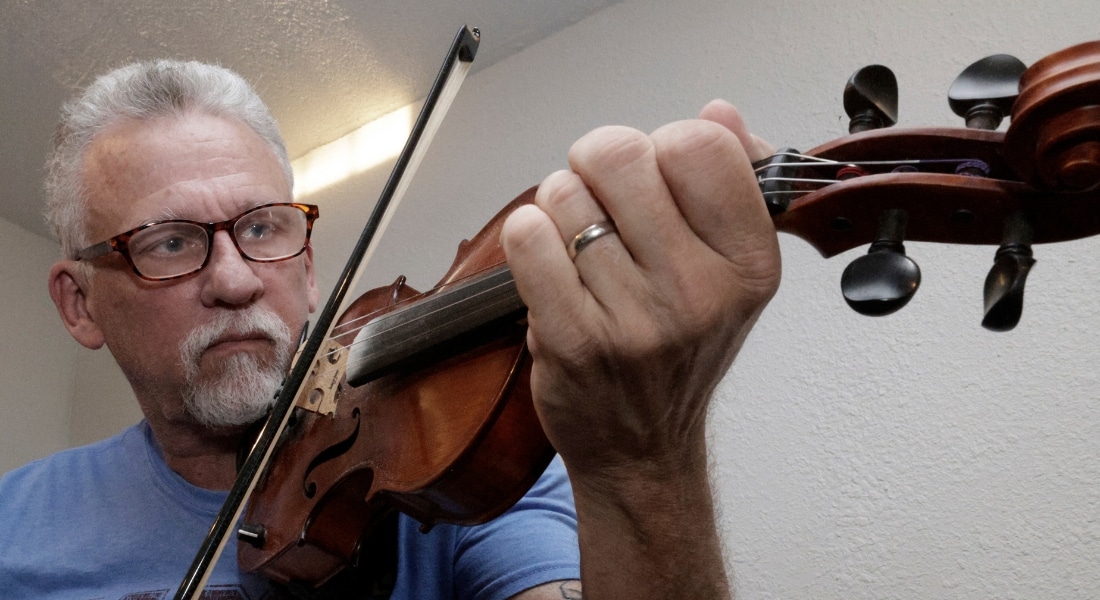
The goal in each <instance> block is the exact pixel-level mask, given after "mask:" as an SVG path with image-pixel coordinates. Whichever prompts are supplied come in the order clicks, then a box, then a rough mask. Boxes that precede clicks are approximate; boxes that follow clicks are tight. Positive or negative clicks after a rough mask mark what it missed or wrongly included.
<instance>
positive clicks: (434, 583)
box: [0, 62, 779, 599]
mask: <svg viewBox="0 0 1100 600" xmlns="http://www.w3.org/2000/svg"><path fill="white" fill-rule="evenodd" d="M701 117H702V118H701V119H700V120H696V121H686V122H680V123H674V124H671V125H669V126H666V127H664V128H661V129H659V130H658V131H656V132H654V133H653V134H652V135H648V136H647V135H644V134H641V133H639V132H636V131H631V130H627V129H624V128H606V129H600V130H597V131H595V132H593V133H591V134H589V135H587V136H585V137H584V138H582V139H581V140H580V141H578V142H577V144H576V145H574V147H573V148H572V150H571V151H570V165H571V170H570V171H563V172H559V173H555V174H552V175H551V176H549V177H548V178H547V179H546V180H545V181H544V182H543V184H542V186H541V187H540V190H539V193H538V196H537V198H536V202H535V204H534V205H532V206H526V207H523V208H521V209H519V210H517V211H516V212H515V213H514V214H513V215H511V216H510V217H509V219H508V220H507V222H506V224H505V226H504V230H503V233H502V237H501V239H502V243H503V246H504V249H505V252H506V255H507V257H508V261H509V264H510V266H511V268H512V271H513V273H514V276H515V279H516V283H517V286H518V288H519V291H520V294H521V296H522V297H523V299H524V302H525V303H526V305H527V307H528V309H529V313H528V320H529V326H530V329H529V335H528V341H529V346H530V349H531V352H532V355H533V357H534V360H535V362H534V367H533V372H532V377H531V386H532V391H533V393H534V398H535V403H536V407H537V409H538V411H539V416H540V419H541V421H542V424H543V427H544V429H545V430H546V433H547V435H548V437H549V438H550V440H551V442H552V443H553V444H554V446H555V448H556V449H557V450H558V451H559V454H560V456H561V458H562V461H563V462H564V465H565V468H566V469H567V470H568V473H569V480H570V481H571V483H572V497H573V499H574V500H575V507H576V513H575V514H576V521H575V527H576V530H575V533H574V529H573V527H574V521H573V518H574V516H573V515H574V513H573V506H572V504H571V502H570V490H569V487H568V485H567V483H566V482H565V480H564V475H563V471H562V469H561V466H560V464H555V465H552V466H551V468H550V469H548V471H547V474H545V475H544V476H543V478H542V479H541V480H540V481H539V482H538V483H537V484H536V486H535V489H534V490H533V491H532V493H531V494H529V495H528V497H526V498H524V499H523V500H521V501H520V502H519V504H517V506H516V507H515V508H513V509H512V510H511V511H509V512H508V513H506V514H505V515H503V516H502V517H501V518H499V519H497V520H496V521H493V522H491V523H489V524H487V525H484V526H480V527H474V528H460V527H438V528H436V529H435V530H433V531H432V532H431V533H430V534H428V535H421V534H419V533H417V532H416V530H415V523H412V522H410V521H409V520H407V519H404V520H403V521H402V522H401V524H400V530H399V542H398V543H399V553H400V556H399V569H398V578H397V584H396V588H395V589H394V592H393V593H394V597H395V598H396V597H402V598H432V597H452V596H458V597H477V598H506V597H515V598H524V599H539V598H563V597H565V598H573V597H579V595H580V590H581V587H582V585H583V591H584V595H585V597H587V598H641V597H648V596H654V597H685V598H712V597H728V596H729V589H728V583H727V580H726V576H725V571H724V569H723V564H722V556H721V550H720V544H719V540H718V535H717V531H716V528H715V524H714V517H713V513H712V506H711V503H712V499H711V496H710V488H709V484H708V481H707V468H706V467H707V465H706V462H707V452H706V444H705V421H706V414H707V403H708V401H709V398H710V396H711V393H712V392H713V390H714V387H715V386H716V385H717V383H718V381H719V379H720V378H721V377H722V376H723V375H724V373H725V372H726V370H727V368H728V367H729V365H730V364H731V362H732V361H733V358H734V356H735V354H736V352H737V350H738V349H739V348H740V346H741V344H742V342H743V341H744V339H745V336H746V335H747V334H748V331H749V329H750V328H751V326H752V324H753V323H754V322H755V320H756V318H757V317H758V315H759V314H760V312H761V311H762V310H763V307H764V305H765V304H766V303H767V301H768V299H770V297H771V295H772V294H773V293H774V291H775V289H776V286H777V285H778V279H779V257H778V246H777V243H776V239H775V232H774V230H773V228H772V227H771V222H770V219H769V218H768V215H767V211H766V210H765V209H764V205H763V202H762V200H761V198H760V194H759V191H758V190H757V189H756V184H755V179H754V176H753V174H752V169H751V167H750V164H749V163H750V159H758V158H761V157H763V156H764V155H766V154H767V153H768V151H769V149H768V147H767V145H766V144H764V143H763V142H761V141H759V140H758V139H756V138H755V137H753V136H751V135H750V134H749V133H748V132H747V130H746V129H745V127H744V125H743V124H742V122H741V121H740V118H739V117H738V115H737V113H736V111H735V110H733V108H732V107H730V106H729V105H727V104H724V103H720V102H716V103H712V104H711V105H708V106H707V107H706V108H705V109H704V110H703V113H702V115H701ZM49 168H50V174H49V177H48V182H47V191H48V202H49V207H48V211H47V213H48V218H49V220H50V222H51V224H52V225H53V227H54V229H55V232H56V233H57V236H58V238H59V240H60V241H61V245H62V252H63V256H64V258H63V259H62V260H60V261H58V262H57V263H56V264H55V265H54V267H53V268H52V269H51V271H50V277H49V289H50V295H51V297H52V298H53V300H54V302H55V304H56V305H57V308H58V312H59V314H60V315H61V318H62V320H63V322H64V324H65V326H66V327H67V328H68V330H69V332H70V333H71V334H72V335H73V337H74V338H75V339H76V340H77V341H78V342H79V343H80V344H82V345H84V346H86V347H89V348H99V347H102V346H104V345H105V346H107V347H108V348H109V349H110V351H111V353H112V354H113V355H114V357H115V358H116V360H117V361H118V363H119V365H120V367H121V368H122V370H123V372H124V374H125V375H126V377H127V379H128V380H129V382H130V384H131V386H132V387H133V390H134V393H135V395H136V397H137V399H138V402H139V403H140V405H141V409H142V412H143V413H144V415H145V420H144V421H143V423H141V424H139V425H137V426H135V427H134V428H131V429H130V430H127V431H126V432H123V433H122V434H120V435H119V436H116V437H115V438H112V439H110V440H106V441H104V442H101V443H99V444H95V445H92V446H90V447H86V448H82V449H75V450H70V451H66V452H62V453H60V454H58V455H55V456H53V457H50V458H47V459H45V460H43V461H38V462H36V463H33V464H31V465H28V466H27V467H24V468H23V469H20V470H17V471H15V472H13V473H10V474H9V475H8V476H7V477H5V479H4V480H3V482H2V483H0V540H2V544H0V580H2V581H4V589H5V594H12V595H14V596H18V597H39V598H112V599H113V598H124V597H126V598H134V597H141V598H160V597H165V596H168V595H170V594H171V593H172V591H173V590H174V589H175V586H176V585H178V582H179V578H180V577H181V576H182V573H183V572H184V570H185V569H186V565H187V564H188V563H189V561H190V558H191V556H192V555H193V553H194V550H195V548H197V540H199V539H201V538H202V536H203V534H204V533H205V528H206V527H207V526H208V525H209V519H208V518H207V517H211V516H212V511H214V510H216V507H217V505H219V504H220V501H221V499H223V498H224V495H225V494H224V492H223V491H220V490H225V489H227V488H228V487H229V486H230V484H231V483H232V481H233V479H234V477H235V455H236V452H237V446H238V444H239V440H240V436H241V434H242V431H243V430H244V429H245V428H246V427H247V426H248V424H250V423H251V422H253V421H255V420H256V419H258V418H260V417H261V416H262V415H263V413H264V411H265V410H266V409H267V408H268V403H269V401H270V397H271V393H272V390H273V389H274V388H275V387H276V386H277V385H278V382H279V380H280V378H281V376H282V373H283V372H284V371H285V369H286V367H287V365H288V364H289V357H290V354H291V353H292V352H293V350H294V341H295V335H294V334H295V333H296V332H298V331H299V330H300V329H301V327H302V324H303V323H304V322H305V320H306V318H307V315H308V313H309V312H310V311H312V310H314V308H315V307H316V305H317V302H318V299H319V298H318V290H317V286H316V283H315V281H314V273H313V252H312V248H311V247H310V245H309V242H308V231H309V225H310V224H311V223H312V219H313V218H314V216H315V214H314V213H313V212H312V209H311V208H310V207H307V206H304V205H294V204H292V199H291V175H290V169H289V163H288V160H287V157H286V151H285V149H284V147H283V144H282V141H281V139H280V138H279V135H278V132H277V130H276V128H275V124H274V121H273V119H271V117H270V115H269V114H268V112H267V110H266V108H264V107H263V104H262V103H261V102H260V101H259V99H258V98H257V97H256V96H255V94H254V93H253V92H252V90H251V89H250V88H249V87H248V86H247V84H245V83H244V82H243V81H242V80H241V79H240V78H239V77H237V76H236V75H234V74H232V73H230V72H228V71H225V70H223V69H220V68H216V67H210V66H206V65H199V64H196V63H175V62H158V63H147V64H140V65H131V66H129V67H125V68H123V69H120V70H118V71H115V72H113V73H110V74H108V75H106V76H104V77H102V78H100V79H99V80H97V81H96V82H95V83H93V84H92V86H90V88H89V89H88V90H86V91H85V93H84V94H83V95H82V96H81V97H80V98H79V99H78V100H77V101H74V102H73V103H70V104H69V105H67V106H66V108H65V110H64V114H63V119H62V127H61V129H60V133H59V135H58V137H57V140H56V147H55V151H54V154H53V156H52V158H51V160H50V164H49ZM593 224H604V225H602V226H598V227H590V226H592V225H593ZM578 546H579V548H578ZM578 550H579V563H580V564H579V566H580V569H579V570H578V568H577V567H578V565H577V560H578V558H577V553H578ZM232 552H233V550H232V548H230V549H229V550H228V551H227V554H226V555H225V558H223V560H222V561H220V563H219V565H218V567H217V569H216V570H215V573H214V575H213V576H212V578H211V582H210V585H209V587H208V588H207V593H209V594H211V597H230V598H232V597H242V598H245V597H247V598H255V597H272V596H273V595H274V593H275V592H274V591H273V590H272V589H270V588H269V587H268V584H267V583H266V582H264V581H262V580H259V579H258V578H256V577H253V576H252V575H250V574H242V573H239V572H238V570H237V569H236V565H235V564H234V561H233V559H232ZM581 572H583V577H582V578H581V579H582V580H583V584H582V582H581V581H575V580H576V579H577V578H578V577H580V576H581Z"/></svg>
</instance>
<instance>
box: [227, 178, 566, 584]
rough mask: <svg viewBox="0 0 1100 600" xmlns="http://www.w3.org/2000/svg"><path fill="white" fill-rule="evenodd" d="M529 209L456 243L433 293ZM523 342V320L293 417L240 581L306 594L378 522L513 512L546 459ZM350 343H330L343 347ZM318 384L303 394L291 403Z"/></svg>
mask: <svg viewBox="0 0 1100 600" xmlns="http://www.w3.org/2000/svg"><path fill="white" fill-rule="evenodd" d="M531 197H533V190H531V191H530V192H529V193H528V194H526V195H524V196H522V197H520V198H518V199H517V200H516V201H514V202H513V203H512V204H510V205H509V207H508V208H507V209H505V210H504V211H502V212H501V213H500V214H498V215H497V216H496V217H495V218H494V219H493V220H492V221H491V222H490V223H489V224H488V225H486V226H485V228H484V229H482V231H481V232H480V233H478V234H477V236H475V237H474V238H473V239H471V240H469V241H465V242H463V243H462V244H461V245H460V247H459V252H458V257H457V259H456V260H455V262H454V264H453V265H452V266H451V269H450V271H449V272H448V273H447V275H446V276H445V277H444V278H443V280H442V281H440V283H439V285H438V286H437V289H438V288H440V287H445V286H446V285H447V284H448V283H450V282H453V281H456V280H461V279H463V278H465V277H468V276H470V275H472V274H475V273H479V272H482V271H484V270H485V269H486V268H488V267H492V266H495V265H498V264H501V263H503V262H504V256H503V252H502V250H501V249H500V246H499V242H498V240H499V237H500V227H501V225H502V224H503V222H504V218H505V217H506V216H507V215H508V213H510V212H511V210H513V209H514V208H515V207H516V206H519V204H521V203H523V202H528V201H530V198H531ZM420 296H421V295H420V294H419V293H417V292H416V291H415V290H412V289H411V288H409V287H408V286H406V285H404V281H403V279H399V280H398V281H397V282H396V283H395V284H393V285H392V286H389V287H385V288H379V289H376V290H372V291H370V292H368V293H366V294H364V295H363V296H362V297H360V298H358V299H357V300H356V301H355V302H354V303H353V304H352V305H351V306H350V307H349V308H348V310H347V311H346V313H345V314H344V315H343V316H342V317H341V319H340V320H341V322H352V321H355V320H356V319H359V318H360V317H362V316H364V315H371V318H377V317H379V316H381V315H384V314H386V313H387V312H389V311H391V310H393V309H394V308H396V307H399V306H401V305H402V304H403V303H407V302H408V301H409V300H410V299H414V298H418V297H420ZM526 335H527V328H526V324H525V321H524V320H523V315H522V314H521V315H518V317H517V318H513V319H503V320H498V321H496V322H494V323H493V324H491V325H489V326H486V327H482V328H480V329H479V330H478V331H476V332H473V333H471V334H467V335H465V336H462V337H460V338H458V339H455V340H452V341H451V342H449V343H447V344H443V345H442V346H443V347H441V348H437V349H436V350H435V351H433V353H432V355H431V356H430V357H420V358H421V359H425V358H430V360H419V361H417V362H416V363H415V364H408V363H406V364H404V365H402V366H399V367H397V368H394V369H392V370H390V371H389V372H388V373H386V374H384V375H381V376H380V377H377V378H375V379H373V380H371V381H369V382H368V383H366V384H364V385H361V386H359V387H351V386H349V385H348V384H347V382H346V381H340V382H339V384H338V386H337V387H336V392H335V394H336V398H335V400H336V409H335V412H334V414H332V415H327V414H322V413H318V412H312V411H310V410H306V409H304V408H301V407H299V408H295V414H294V416H293V417H292V421H293V422H292V423H291V424H290V425H288V427H287V429H286V431H285V433H284V435H283V438H282V439H281V441H280V443H279V447H278V449H277V451H276V452H277V454H276V457H275V460H274V461H273V463H272V465H271V467H270V469H269V472H268V474H267V477H266V478H265V479H264V481H262V482H261V483H259V484H258V485H257V488H256V490H255V491H254V493H253V495H252V498H251V501H250V504H249V507H248V511H247V513H246V515H245V518H244V523H247V524H250V525H252V526H256V525H262V531H263V532H264V533H263V542H262V544H261V545H259V546H258V547H257V546H256V545H250V544H248V543H245V542H242V543H240V544H239V545H238V548H239V550H238V562H239V564H240V566H241V568H242V569H244V570H247V571H262V572H263V573H264V574H266V575H267V576H268V577H271V578H272V579H275V580H277V581H280V582H288V581H295V582H299V583H301V582H305V583H308V584H311V585H318V584H321V583H323V582H324V581H326V580H327V579H329V578H330V577H332V576H333V575H335V574H336V573H338V572H339V571H340V570H341V569H343V568H345V567H346V566H347V565H351V564H356V562H357V560H358V557H359V555H360V552H361V549H362V548H364V547H365V544H366V543H367V541H368V539H369V537H370V533H371V531H372V529H373V528H374V526H375V525H376V524H377V523H379V522H380V521H381V520H382V519H383V518H384V517H385V516H386V515H387V514H388V513H389V512H390V511H393V510H399V511H401V512H404V513H405V514H408V515H409V516H411V517H413V518H414V519H416V520H418V521H419V522H420V523H422V524H423V527H424V528H429V527H431V526H432V525H434V524H436V523H439V522H448V523H457V524H464V525H470V524H476V523H482V522H485V521H488V520H489V519H491V518H493V517H495V516H497V515H499V514H500V513H502V512H504V511H505V510H506V509H507V508H508V507H510V506H511V505H512V504H514V503H515V502H516V501H517V500H519V498H520V497H522V496H523V494H525V493H526V492H527V490H528V489H529V488H530V487H531V485H533V484H534V482H535V480H536V479H538V477H539V475H540V474H541V473H542V471H543V470H544V469H545V468H546V465H547V464H548V463H549V462H550V460H551V459H552V458H553V455H554V450H553V448H552V447H551V446H550V444H549V442H548V441H547V440H546V436H545V435H544V434H543V432H542V427H541V426H540V425H539V420H538V416H537V415H536V414H535V410H534V405H533V404H532V401H531V390H530V384H529V378H530V373H531V357H530V354H529V353H528V352H527V347H526ZM353 337H354V336H353V335H351V334H345V335H343V336H337V337H336V338H335V339H336V341H337V342H338V343H340V344H343V345H348V344H350V343H352V338H353ZM320 360H324V358H322V359H320ZM330 376H331V375H330ZM324 383H325V382H324V381H317V380H315V379H311V380H309V381H307V384H306V386H305V388H304V392H303V393H304V396H305V397H308V396H309V394H310V392H311V390H312V389H313V388H315V387H318V386H322V385H324Z"/></svg>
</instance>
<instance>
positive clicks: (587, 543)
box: [571, 444, 731, 600]
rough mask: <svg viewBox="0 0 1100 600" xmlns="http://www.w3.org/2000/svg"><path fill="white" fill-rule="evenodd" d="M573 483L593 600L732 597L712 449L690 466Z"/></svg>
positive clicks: (647, 468) (587, 588)
mask: <svg viewBox="0 0 1100 600" xmlns="http://www.w3.org/2000/svg"><path fill="white" fill-rule="evenodd" d="M571 477H572V481H573V493H574V497H575V500H576V506H577V516H578V529H579V532H578V534H579V538H580V546H581V575H582V581H583V584H584V597H585V599H586V600H592V599H620V598H629V599H634V598H661V599H665V598H692V599H709V598H730V597H731V594H730V589H729V583H728V581H727V578H726V572H725V568H724V565H723V560H722V550H721V543H720V541H719V537H718V532H717V528H716V526H715V518H714V506H713V498H712V496H711V489H710V485H709V479H708V473H707V468H706V449H705V446H703V445H702V444H699V445H698V447H697V448H696V449H694V450H693V451H692V452H690V454H689V455H688V456H687V457H686V458H685V459H684V460H683V461H680V460H677V461H668V462H666V463H665V464H655V463H654V464H647V465H644V466H641V467H639V468H637V469H632V470H631V472H624V473H620V474H617V475H616V476H613V477H592V476H587V475H584V474H576V475H571Z"/></svg>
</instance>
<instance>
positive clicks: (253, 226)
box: [238, 222, 275, 240]
mask: <svg viewBox="0 0 1100 600" xmlns="http://www.w3.org/2000/svg"><path fill="white" fill-rule="evenodd" d="M238 235H240V236H241V237H246V238H251V239H254V240H262V239H264V238H266V237H271V236H272V235H275V226H274V225H272V224H271V223H261V222H255V223H249V224H248V226H247V227H245V228H244V230H243V231H241V232H240V233H239V234H238Z"/></svg>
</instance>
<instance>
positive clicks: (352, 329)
mask: <svg viewBox="0 0 1100 600" xmlns="http://www.w3.org/2000/svg"><path fill="white" fill-rule="evenodd" d="M779 157H782V158H784V159H794V162H786V160H785V161H784V162H769V161H772V160H774V159H776V158H779ZM966 160H968V159H905V160H882V161H838V160H833V159H826V158H821V157H817V156H810V155H805V154H799V153H794V152H778V153H776V154H773V155H772V156H770V157H768V158H765V159H763V160H760V161H756V162H754V163H753V167H754V171H755V172H756V173H760V172H762V171H764V170H766V169H768V168H771V167H798V168H811V169H814V168H825V167H836V166H857V167H858V166H868V167H884V166H894V167H897V166H910V165H921V164H961V163H963V162H966ZM840 181H841V180H839V179H813V178H805V177H759V178H757V183H758V184H759V185H761V186H762V185H764V184H766V183H770V182H784V183H799V184H809V185H812V186H816V187H814V188H813V189H805V190H772V191H768V192H765V194H764V195H765V196H774V195H805V194H809V193H812V192H814V191H816V190H817V189H820V188H821V187H825V186H828V185H832V184H835V183H839V182H840ZM492 268H494V267H488V268H486V269H483V270H481V271H478V272H476V273H473V274H471V275H469V276H467V277H464V278H463V279H461V280H458V281H455V282H452V284H451V285H453V284H457V283H461V282H464V281H469V280H471V279H473V278H475V277H477V276H479V275H481V274H482V273H484V272H485V271H488V270H490V269H492ZM506 286H514V282H504V283H500V284H497V285H494V286H493V287H490V288H486V289H484V290H481V291H478V292H476V293H474V294H472V295H470V296H466V297H464V299H476V298H478V297H480V296H484V295H486V294H491V293H494V292H496V291H499V290H500V289H501V288H503V287H506ZM443 293H446V292H443ZM426 294H427V292H422V293H418V294H415V295H413V296H410V297H409V298H405V299H402V300H399V301H397V302H395V303H394V304H392V305H389V306H385V307H381V308H378V309H376V310H373V311H371V312H369V313H367V314H364V315H361V316H359V317H356V318H354V319H351V320H349V321H347V322H344V323H340V324H339V325H337V326H335V327H334V328H333V336H332V337H333V338H335V337H339V336H345V335H348V334H352V333H357V332H358V331H361V330H362V329H363V328H364V327H366V326H368V325H369V324H370V323H371V322H373V321H374V320H375V319H376V318H379V317H378V315H379V314H380V313H384V314H392V313H393V312H395V311H396V310H399V309H400V308H401V307H402V306H405V305H411V304H413V303H415V302H418V301H420V300H422V299H423V298H424V297H425V296H426ZM452 305H453V304H444V305H442V306H440V307H438V308H437V309H435V310H432V311H429V312H426V313H422V314H420V315H417V316H415V317H413V318H412V319H409V320H406V321H402V322H401V323H398V324H396V325H394V326H393V327H389V328H385V329H383V330H381V331H378V332H376V333H373V334H371V335H368V336H366V337H364V338H363V339H356V340H355V341H353V342H352V343H351V344H348V345H347V346H341V348H340V349H337V350H334V351H331V352H328V353H324V354H323V357H328V356H331V355H332V354H335V353H336V352H339V351H340V350H342V349H344V348H347V349H351V348H353V347H354V346H356V345H358V344H363V343H369V342H371V341H373V339H374V338H375V337H377V336H380V335H384V334H388V333H391V332H392V331H394V330H395V329H397V328H401V327H405V326H412V325H419V324H421V323H422V322H424V321H426V320H427V319H429V318H431V317H432V316H433V315H435V314H437V313H438V312H439V311H442V310H444V309H446V308H448V307H450V306H452ZM384 314H383V316H384ZM436 329H437V328H432V329H431V330H429V331H434V330H436ZM330 339H331V338H330Z"/></svg>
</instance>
